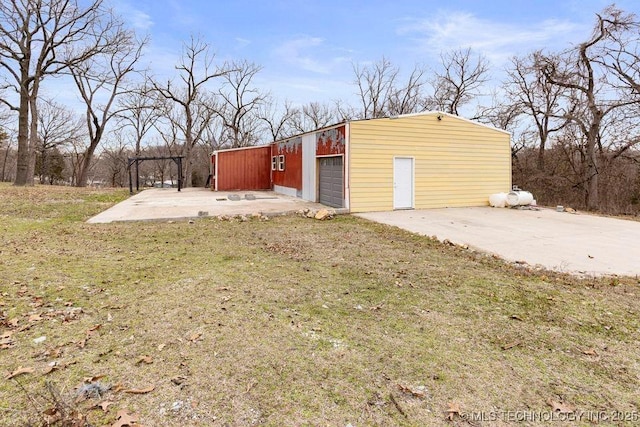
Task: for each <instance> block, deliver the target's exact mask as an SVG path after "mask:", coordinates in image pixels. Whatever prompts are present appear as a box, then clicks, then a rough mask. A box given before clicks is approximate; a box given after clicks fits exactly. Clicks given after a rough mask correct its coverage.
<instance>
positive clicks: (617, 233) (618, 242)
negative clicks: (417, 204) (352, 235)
mask: <svg viewBox="0 0 640 427" xmlns="http://www.w3.org/2000/svg"><path fill="white" fill-rule="evenodd" d="M358 216H361V217H362V218H366V219H369V220H372V221H376V222H381V223H384V224H389V225H394V226H397V227H400V228H403V229H406V230H409V231H412V232H414V233H418V234H422V235H427V236H436V237H437V238H438V239H439V240H444V239H449V240H450V241H451V242H454V243H457V244H467V245H469V246H470V247H473V248H476V249H479V250H482V251H486V252H490V253H494V254H496V255H498V256H500V257H502V258H504V259H506V260H509V261H525V262H527V263H528V264H531V265H541V266H543V267H545V268H547V269H551V270H556V271H562V272H567V273H573V274H582V275H624V276H635V277H638V275H640V222H635V221H625V220H621V219H614V218H605V217H599V216H594V215H588V214H581V213H579V214H570V213H565V212H556V211H555V210H552V209H544V208H543V209H541V210H518V209H501V208H490V207H478V208H447V209H428V210H407V211H393V212H374V213H365V214H358Z"/></svg>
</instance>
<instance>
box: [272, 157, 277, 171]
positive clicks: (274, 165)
mask: <svg viewBox="0 0 640 427" xmlns="http://www.w3.org/2000/svg"><path fill="white" fill-rule="evenodd" d="M271 170H272V171H275V170H278V156H272V157H271Z"/></svg>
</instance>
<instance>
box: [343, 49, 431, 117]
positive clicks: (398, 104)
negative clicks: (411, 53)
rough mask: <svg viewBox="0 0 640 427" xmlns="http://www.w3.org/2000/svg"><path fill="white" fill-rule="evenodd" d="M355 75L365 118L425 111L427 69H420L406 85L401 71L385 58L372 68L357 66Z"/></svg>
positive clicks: (417, 68)
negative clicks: (425, 71)
mask: <svg viewBox="0 0 640 427" xmlns="http://www.w3.org/2000/svg"><path fill="white" fill-rule="evenodd" d="M353 73H354V75H355V81H354V83H355V84H356V86H357V87H358V92H357V95H358V98H359V101H360V105H361V108H362V110H361V113H360V116H361V118H363V119H371V118H379V117H387V116H391V115H398V114H407V113H414V112H417V111H419V110H420V109H421V108H422V106H421V100H422V98H423V94H422V90H423V87H424V84H425V82H424V70H423V69H421V68H419V67H418V66H415V67H414V69H413V71H412V72H411V74H410V75H409V77H408V79H407V81H406V82H405V83H401V82H400V79H401V75H400V69H399V68H398V67H396V66H394V65H393V64H392V63H391V61H389V60H388V59H386V58H385V57H382V59H381V60H380V61H378V62H376V63H373V64H371V65H368V66H361V65H357V64H354V65H353Z"/></svg>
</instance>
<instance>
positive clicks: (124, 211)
mask: <svg viewBox="0 0 640 427" xmlns="http://www.w3.org/2000/svg"><path fill="white" fill-rule="evenodd" d="M234 196H235V197H234ZM305 208H309V209H311V210H316V211H317V210H320V209H323V208H326V206H323V205H321V204H318V203H311V202H306V201H304V200H302V199H297V198H294V197H288V196H283V195H281V194H276V193H274V192H273V191H241V192H240V191H239V192H235V193H234V192H214V191H211V190H209V189H207V188H183V189H182V191H177V190H176V189H175V188H150V189H147V190H144V191H142V192H140V193H138V194H136V195H134V196H132V197H130V198H128V199H127V200H124V201H123V202H121V203H118V204H117V205H115V206H113V207H111V208H109V209H107V210H106V211H104V212H102V213H100V214H98V215H96V216H94V217H93V218H91V219H89V220H88V221H87V222H89V223H93V224H96V223H109V222H115V221H148V220H159V219H180V218H196V217H199V216H219V215H231V216H233V215H252V214H254V213H260V214H263V215H267V216H269V215H276V214H282V213H287V212H295V211H298V210H301V209H305Z"/></svg>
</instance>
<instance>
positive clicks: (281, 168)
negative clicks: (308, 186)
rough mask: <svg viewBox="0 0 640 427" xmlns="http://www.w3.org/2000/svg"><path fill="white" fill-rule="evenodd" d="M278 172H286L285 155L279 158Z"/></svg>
mask: <svg viewBox="0 0 640 427" xmlns="http://www.w3.org/2000/svg"><path fill="white" fill-rule="evenodd" d="M278 170H279V171H283V170H284V155H283V154H281V155H280V156H278Z"/></svg>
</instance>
